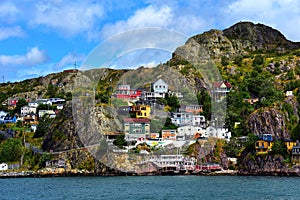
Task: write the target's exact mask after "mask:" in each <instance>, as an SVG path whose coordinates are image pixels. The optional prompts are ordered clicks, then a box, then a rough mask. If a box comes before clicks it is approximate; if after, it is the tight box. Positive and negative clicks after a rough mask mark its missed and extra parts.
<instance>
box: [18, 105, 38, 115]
mask: <svg viewBox="0 0 300 200" xmlns="http://www.w3.org/2000/svg"><path fill="white" fill-rule="evenodd" d="M32 113H33V114H35V113H36V107H30V106H23V107H22V108H21V116H24V115H28V114H32Z"/></svg>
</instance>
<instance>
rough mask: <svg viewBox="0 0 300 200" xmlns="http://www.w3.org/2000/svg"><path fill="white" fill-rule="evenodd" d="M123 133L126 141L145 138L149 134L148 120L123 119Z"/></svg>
mask: <svg viewBox="0 0 300 200" xmlns="http://www.w3.org/2000/svg"><path fill="white" fill-rule="evenodd" d="M123 122H124V133H125V136H126V138H127V139H129V140H130V139H134V138H139V137H145V135H146V134H150V120H149V119H145V118H140V119H137V118H124V119H123Z"/></svg>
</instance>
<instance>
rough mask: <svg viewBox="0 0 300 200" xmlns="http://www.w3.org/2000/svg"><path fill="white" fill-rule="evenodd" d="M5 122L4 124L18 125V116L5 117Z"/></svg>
mask: <svg viewBox="0 0 300 200" xmlns="http://www.w3.org/2000/svg"><path fill="white" fill-rule="evenodd" d="M3 121H4V123H16V122H17V117H16V116H5V117H4V120H3Z"/></svg>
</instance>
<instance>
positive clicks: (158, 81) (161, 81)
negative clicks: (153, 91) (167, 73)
mask: <svg viewBox="0 0 300 200" xmlns="http://www.w3.org/2000/svg"><path fill="white" fill-rule="evenodd" d="M153 84H166V85H167V83H166V82H165V81H164V80H162V79H161V78H160V79H158V80H156V81H155V82H154V83H153Z"/></svg>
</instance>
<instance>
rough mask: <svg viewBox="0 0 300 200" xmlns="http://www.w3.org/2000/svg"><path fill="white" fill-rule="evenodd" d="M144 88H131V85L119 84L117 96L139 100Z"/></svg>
mask: <svg viewBox="0 0 300 200" xmlns="http://www.w3.org/2000/svg"><path fill="white" fill-rule="evenodd" d="M142 92H143V90H142V89H131V88H130V85H119V86H118V89H117V91H116V92H115V96H116V98H118V99H128V100H137V99H139V97H140V96H141V95H142Z"/></svg>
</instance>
